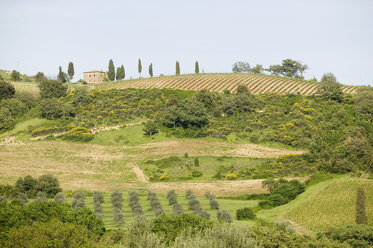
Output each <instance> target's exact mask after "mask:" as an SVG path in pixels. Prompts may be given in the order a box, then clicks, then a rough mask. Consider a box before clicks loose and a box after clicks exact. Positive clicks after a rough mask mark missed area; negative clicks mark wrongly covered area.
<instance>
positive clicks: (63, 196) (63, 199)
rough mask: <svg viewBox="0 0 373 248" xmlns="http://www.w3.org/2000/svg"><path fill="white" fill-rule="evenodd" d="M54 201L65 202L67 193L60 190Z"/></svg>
mask: <svg viewBox="0 0 373 248" xmlns="http://www.w3.org/2000/svg"><path fill="white" fill-rule="evenodd" d="M54 201H55V202H57V203H64V202H65V195H64V194H63V193H62V192H59V193H57V194H56V196H55V197H54Z"/></svg>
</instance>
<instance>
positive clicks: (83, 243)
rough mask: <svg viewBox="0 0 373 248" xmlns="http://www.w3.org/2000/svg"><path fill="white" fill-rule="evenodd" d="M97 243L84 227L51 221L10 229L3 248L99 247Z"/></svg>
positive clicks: (93, 235)
mask: <svg viewBox="0 0 373 248" xmlns="http://www.w3.org/2000/svg"><path fill="white" fill-rule="evenodd" d="M97 241H98V237H97V236H96V235H95V234H93V233H92V232H91V231H89V230H88V229H87V227H85V226H82V225H78V224H75V223H66V222H61V221H59V220H51V221H49V222H46V223H43V222H35V223H33V224H32V225H25V226H20V227H17V228H14V229H12V230H11V231H10V232H9V234H8V240H7V242H6V245H5V247H24V248H34V247H56V248H64V247H100V245H98V243H97Z"/></svg>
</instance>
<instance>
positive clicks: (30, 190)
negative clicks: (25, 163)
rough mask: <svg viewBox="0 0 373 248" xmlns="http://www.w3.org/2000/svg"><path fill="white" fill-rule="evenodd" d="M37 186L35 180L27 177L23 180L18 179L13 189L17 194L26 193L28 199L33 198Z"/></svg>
mask: <svg viewBox="0 0 373 248" xmlns="http://www.w3.org/2000/svg"><path fill="white" fill-rule="evenodd" d="M37 184H38V180H37V179H35V178H33V177H32V176H30V175H27V176H25V177H24V178H22V177H20V178H18V179H17V182H16V185H15V187H16V189H17V190H18V191H19V192H22V193H26V194H27V196H28V197H29V198H34V197H35V196H36V193H37Z"/></svg>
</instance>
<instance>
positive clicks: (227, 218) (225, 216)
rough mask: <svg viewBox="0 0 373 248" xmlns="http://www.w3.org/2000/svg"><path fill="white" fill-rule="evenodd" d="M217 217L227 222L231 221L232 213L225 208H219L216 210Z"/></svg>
mask: <svg viewBox="0 0 373 248" xmlns="http://www.w3.org/2000/svg"><path fill="white" fill-rule="evenodd" d="M217 217H218V220H222V221H224V222H227V223H231V222H233V218H232V215H231V214H230V213H229V212H228V211H226V210H219V211H218V212H217Z"/></svg>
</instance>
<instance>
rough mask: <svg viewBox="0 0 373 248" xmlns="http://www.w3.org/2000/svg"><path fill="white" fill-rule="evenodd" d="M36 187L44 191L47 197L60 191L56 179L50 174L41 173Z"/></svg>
mask: <svg viewBox="0 0 373 248" xmlns="http://www.w3.org/2000/svg"><path fill="white" fill-rule="evenodd" d="M36 189H37V190H39V191H42V192H45V193H46V194H47V197H49V198H52V197H54V196H55V195H56V194H57V193H58V192H61V191H62V189H61V188H60V182H59V181H58V179H57V178H56V177H54V176H52V175H50V174H45V175H41V176H40V177H39V178H38V181H37V184H36Z"/></svg>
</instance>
